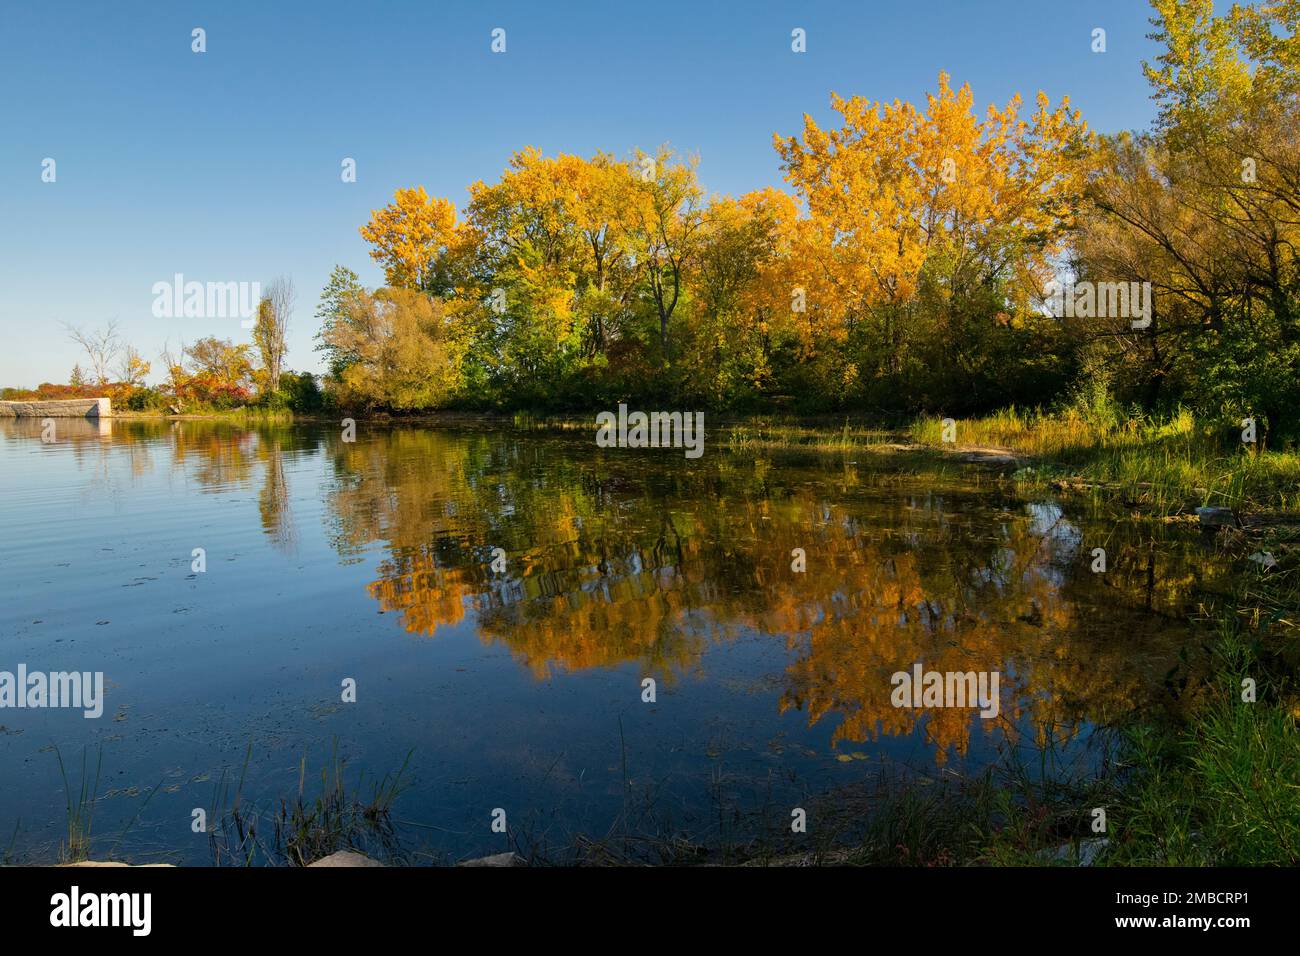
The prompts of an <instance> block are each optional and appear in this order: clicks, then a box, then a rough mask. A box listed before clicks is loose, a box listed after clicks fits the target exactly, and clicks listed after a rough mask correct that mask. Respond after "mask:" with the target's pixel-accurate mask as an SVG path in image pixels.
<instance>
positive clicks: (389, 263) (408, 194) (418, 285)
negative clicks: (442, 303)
mask: <svg viewBox="0 0 1300 956" xmlns="http://www.w3.org/2000/svg"><path fill="white" fill-rule="evenodd" d="M361 237H362V238H363V239H365V240H366V241H367V242H369V243H370V244H371V245H372V246H374V248H373V249H371V250H370V257H371V258H372V259H374V260H375V261H376V262H379V263H381V264H382V265H383V267H384V276H385V278H386V280H387V282H388V284H389V285H390V286H393V287H395V288H402V289H423V290H425V291H430V292H439V293H440V292H443V291H444V290H443V289H441V288H438V286H439V285H441V284H443V283H441V282H440V281H439V280H440V279H443V278H444V274H445V269H444V268H440V266H445V258H446V255H447V253H448V252H449V251H452V250H454V249H455V248H456V246H457V244H458V241H459V239H460V229H459V227H458V225H457V222H456V206H455V204H454V203H452V201H451V200H449V199H442V198H439V197H437V196H434V197H430V196H429V195H428V194H427V193H426V192H425V191H424V187H423V186H416V187H415V188H414V189H399V190H397V191H396V192H395V193H394V194H393V201H392V202H391V203H389V204H388V205H387V206H385V207H384V208H382V209H376V210H374V211H373V212H372V213H371V215H370V221H369V222H368V223H366V225H364V226H362V227H361Z"/></svg>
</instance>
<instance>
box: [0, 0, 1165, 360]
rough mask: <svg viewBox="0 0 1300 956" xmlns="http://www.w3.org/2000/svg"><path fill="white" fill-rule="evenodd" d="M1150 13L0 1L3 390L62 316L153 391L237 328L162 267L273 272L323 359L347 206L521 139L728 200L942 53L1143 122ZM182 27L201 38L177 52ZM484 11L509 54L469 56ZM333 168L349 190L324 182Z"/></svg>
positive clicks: (54, 353) (499, 160)
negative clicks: (97, 333)
mask: <svg viewBox="0 0 1300 956" xmlns="http://www.w3.org/2000/svg"><path fill="white" fill-rule="evenodd" d="M1148 16H1149V10H1148V7H1147V6H1146V4H1145V3H1144V2H1142V0H1090V2H1088V3H1086V4H1082V3H1078V2H1077V0H1006V2H992V0H989V2H977V0H910V2H879V0H855V2H825V0H818V2H809V3H798V4H797V3H763V2H745V3H702V2H693V3H682V2H677V0H657V2H655V3H644V4H643V3H638V2H637V0H629V2H624V3H608V2H604V3H585V2H583V3H576V2H575V3H560V2H552V3H540V2H537V0H533V2H529V3H473V2H467V0H466V2H453V3H439V2H387V3H335V2H330V0H322V2H317V3H312V4H307V3H269V2H265V0H263V2H240V0H236V2H220V3H218V2H208V3H183V2H182V3H154V4H143V3H133V2H114V3H92V2H85V3H61V2H50V0H43V2H41V3H21V4H20V3H17V2H14V0H8V2H6V3H4V4H3V5H0V80H2V81H3V82H2V85H0V89H3V90H4V92H3V94H0V343H3V344H0V385H25V386H33V385H36V384H37V383H39V382H41V381H55V382H63V381H66V380H67V378H68V373H69V371H70V369H71V368H72V366H73V364H74V363H75V362H77V361H78V360H79V355H78V352H77V349H76V346H74V345H73V344H72V343H71V342H69V341H67V339H66V337H65V335H64V333H63V331H62V329H61V323H64V322H67V323H72V324H74V325H81V326H85V327H93V326H96V325H102V324H103V323H104V322H105V321H107V320H109V319H117V320H118V322H119V323H120V326H121V329H122V331H123V333H124V335H125V337H126V339H127V340H129V341H130V342H131V343H132V344H134V345H135V346H136V347H137V348H139V349H140V350H141V351H142V352H143V353H144V354H145V356H146V357H147V358H149V359H150V360H151V361H153V362H154V365H155V375H154V376H153V378H154V379H156V378H157V374H156V373H157V372H158V371H160V370H161V363H159V362H158V361H157V353H158V351H159V350H160V348H161V346H162V345H163V343H164V342H165V341H167V340H170V341H171V343H172V345H173V346H175V345H176V344H177V343H179V342H180V340H181V339H182V338H183V339H185V340H186V341H193V340H194V339H196V338H199V337H200V336H203V335H209V334H215V335H219V336H221V337H230V338H235V339H243V340H247V337H248V332H247V331H245V330H243V329H241V328H240V322H239V320H238V319H220V318H212V319H196V318H190V319H186V318H155V317H154V315H153V314H152V309H151V306H152V304H153V292H152V286H153V284H154V283H155V282H159V281H170V280H171V278H172V276H173V275H174V274H175V273H183V274H184V275H185V277H186V279H187V280H198V281H214V282H227V281H247V282H253V281H258V282H262V283H266V282H268V281H269V280H270V279H271V278H273V277H274V276H276V275H279V274H284V275H287V276H290V277H291V278H292V279H293V280H294V283H295V285H296V287H297V290H298V306H297V311H296V313H295V316H294V321H293V327H292V329H291V334H290V339H289V345H290V353H289V362H288V364H289V365H290V366H291V367H293V368H297V369H310V370H312V371H319V368H320V366H319V363H318V361H317V355H316V353H315V352H313V350H312V344H313V342H312V336H313V334H314V333H315V331H316V328H317V324H316V320H315V318H314V316H313V312H314V309H315V306H316V301H317V298H318V296H319V293H320V289H321V287H322V285H323V284H324V282H325V280H326V277H327V276H328V274H329V271H330V269H331V268H332V267H333V265H334V264H335V263H342V264H345V265H348V266H350V267H351V268H352V269H354V270H356V271H357V272H358V273H360V275H361V276H362V279H363V281H364V282H365V283H366V284H368V285H376V284H379V283H381V282H382V273H381V272H380V270H379V269H378V268H376V267H375V265H374V263H373V262H372V261H371V260H370V258H369V256H368V255H367V247H366V244H365V243H364V242H363V241H362V239H361V238H360V236H359V235H358V232H357V229H358V227H359V226H360V225H362V224H363V223H364V222H365V221H366V220H367V219H368V218H369V215H370V211H371V210H372V209H375V208H378V207H379V206H382V205H384V204H385V203H386V202H388V201H389V200H390V199H391V197H392V193H393V190H394V189H396V188H398V187H405V186H414V185H423V186H424V187H425V188H426V189H428V191H429V192H430V193H432V194H437V195H444V196H448V197H450V198H452V199H453V200H455V201H456V203H457V205H458V206H459V205H461V204H463V202H464V200H465V195H466V192H465V191H466V187H467V186H468V184H469V183H471V182H473V181H474V180H476V179H484V180H491V179H494V178H495V177H496V176H497V175H498V174H499V173H500V171H501V170H502V168H503V167H504V166H505V164H506V161H507V159H508V157H509V155H510V153H511V152H512V151H513V150H515V149H517V148H519V147H522V146H524V145H528V144H532V145H536V146H538V147H540V148H542V149H543V150H544V151H545V152H547V153H554V152H556V151H561V150H562V151H565V152H574V153H581V154H590V153H592V152H594V151H595V150H597V149H605V150H610V151H613V152H616V153H618V154H620V155H623V154H626V153H627V152H628V151H629V150H631V149H632V148H633V147H638V146H639V147H642V148H647V149H649V148H652V147H654V146H656V145H658V144H660V143H664V142H667V143H671V144H672V145H673V146H674V147H676V148H678V149H680V150H684V151H687V152H697V153H698V154H699V155H700V176H701V179H702V180H703V182H704V184H705V186H706V187H707V188H708V189H709V190H711V191H715V192H725V193H733V194H737V193H740V192H744V191H746V190H749V189H753V188H756V187H761V186H765V185H774V184H779V183H780V182H781V172H780V169H779V166H778V161H777V156H776V154H775V152H774V151H773V149H772V146H771V141H772V134H773V133H774V132H781V133H782V134H792V133H796V132H798V131H799V129H800V126H801V123H802V115H803V114H804V113H805V112H808V113H811V114H812V115H813V116H815V117H817V118H818V119H819V120H826V121H828V122H829V120H830V118H831V116H832V115H833V114H832V113H831V111H830V109H829V97H830V93H831V91H832V90H834V91H836V92H839V93H841V94H842V95H845V96H848V95H854V94H860V95H863V96H866V97H869V98H871V99H893V98H895V97H898V98H903V99H909V100H913V101H919V100H922V99H923V97H924V94H925V92H926V91H927V90H930V89H933V87H934V85H935V77H936V75H937V73H938V72H939V70H941V69H943V70H947V71H948V72H949V73H950V74H951V75H952V77H953V81H954V85H960V84H961V83H963V82H969V83H970V84H971V86H972V89H973V91H974V94H975V99H976V102H977V103H978V104H979V105H980V107H981V109H982V107H983V105H985V104H987V103H988V102H990V101H996V102H998V103H999V104H1001V103H1002V102H1004V101H1005V100H1006V99H1007V98H1008V97H1009V96H1010V95H1011V94H1012V93H1014V92H1016V91H1020V92H1022V93H1023V94H1024V95H1025V96H1026V98H1027V99H1028V98H1030V97H1032V96H1033V94H1034V93H1035V92H1036V91H1037V90H1039V89H1042V90H1044V91H1046V92H1047V93H1048V94H1049V95H1051V96H1052V98H1053V100H1055V99H1057V98H1058V97H1059V96H1061V95H1062V94H1068V95H1069V96H1070V97H1071V100H1072V102H1073V103H1074V104H1075V105H1077V106H1079V107H1080V108H1081V109H1082V110H1083V113H1084V116H1085V118H1086V119H1087V120H1088V121H1089V123H1090V124H1091V125H1092V126H1093V127H1094V128H1095V129H1099V130H1102V131H1115V130H1118V129H1125V128H1140V127H1145V126H1146V125H1147V124H1148V123H1149V122H1150V120H1151V118H1152V116H1153V112H1154V111H1153V106H1152V104H1151V101H1150V99H1149V98H1148V90H1147V87H1146V84H1145V82H1144V80H1143V78H1142V75H1141V69H1140V63H1141V61H1142V59H1143V58H1150V57H1151V56H1152V55H1153V53H1154V48H1153V46H1152V44H1151V43H1150V41H1148V40H1147V39H1146V38H1145V35H1146V33H1147V32H1148V31H1149V29H1150V26H1149V24H1148V22H1147V18H1148ZM195 27H202V28H203V29H205V30H206V32H207V52H206V53H202V54H196V53H193V52H192V51H191V49H190V47H191V30H192V29H193V28H195ZM497 27H500V28H503V29H504V30H505V31H506V52H505V53H504V54H493V53H492V52H491V49H490V44H491V31H492V30H493V29H494V28H497ZM795 27H801V28H803V29H804V30H806V31H807V47H808V49H807V52H806V53H804V54H795V53H793V52H791V49H790V33H791V30H792V29H794V28H795ZM1094 27H1102V28H1104V29H1105V30H1106V41H1107V50H1106V52H1105V53H1104V54H1094V53H1093V52H1092V51H1091V49H1090V46H1091V33H1092V30H1093V28H1094ZM46 157H50V158H53V159H55V161H56V163H57V181H56V182H54V183H44V182H42V181H41V168H42V167H41V164H42V160H43V159H45V158H46ZM344 157H352V158H354V159H355V160H356V162H357V182H355V183H343V182H342V181H341V178H340V163H341V162H342V160H343V159H344Z"/></svg>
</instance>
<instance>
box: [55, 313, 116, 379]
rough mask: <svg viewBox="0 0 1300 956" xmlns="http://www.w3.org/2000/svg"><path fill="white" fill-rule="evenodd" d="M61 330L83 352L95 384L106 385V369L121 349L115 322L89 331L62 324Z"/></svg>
mask: <svg viewBox="0 0 1300 956" xmlns="http://www.w3.org/2000/svg"><path fill="white" fill-rule="evenodd" d="M63 330H64V331H65V332H66V333H67V334H68V338H70V339H72V341H74V342H76V343H77V344H78V345H80V346H81V348H82V349H83V350H84V351H85V353H86V358H87V359H89V361H90V373H91V375H93V376H94V378H95V384H96V385H104V384H106V383H107V382H108V367H109V366H110V365H111V364H112V362H113V359H114V357H116V355H117V354H118V352H119V351H121V348H122V345H121V342H119V341H118V334H117V320H116V319H114V320H113V321H111V322H109V323H108V325H106V326H105V327H104V328H102V329H90V330H89V331H86V330H84V329H81V328H79V327H78V326H75V325H68V324H67V323H64V325H63Z"/></svg>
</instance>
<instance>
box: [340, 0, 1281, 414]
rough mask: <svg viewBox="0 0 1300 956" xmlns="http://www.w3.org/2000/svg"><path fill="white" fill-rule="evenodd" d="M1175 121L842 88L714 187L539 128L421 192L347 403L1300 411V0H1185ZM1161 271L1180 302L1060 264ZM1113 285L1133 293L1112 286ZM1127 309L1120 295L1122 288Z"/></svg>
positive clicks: (1165, 106) (1174, 62)
mask: <svg viewBox="0 0 1300 956" xmlns="http://www.w3.org/2000/svg"><path fill="white" fill-rule="evenodd" d="M1153 8H1154V11H1153V17H1152V23H1153V27H1154V29H1153V33H1152V37H1153V38H1154V39H1156V40H1157V41H1158V42H1159V43H1160V44H1161V53H1160V55H1159V56H1158V57H1157V59H1156V60H1155V61H1154V62H1152V63H1146V64H1144V70H1145V73H1146V76H1147V79H1148V81H1149V82H1150V84H1151V86H1152V93H1153V97H1154V99H1155V100H1156V102H1157V103H1158V105H1159V117H1158V119H1157V120H1156V122H1155V123H1154V124H1153V126H1152V128H1151V129H1149V130H1147V131H1143V132H1140V133H1122V134H1119V135H1113V136H1099V135H1096V134H1095V133H1093V132H1092V131H1091V130H1089V128H1088V126H1087V123H1086V122H1085V121H1084V120H1083V118H1082V117H1081V116H1080V113H1079V111H1078V110H1077V109H1074V108H1072V107H1071V106H1070V103H1069V100H1068V98H1066V99H1062V100H1061V101H1060V102H1058V103H1055V104H1054V103H1052V102H1051V101H1049V99H1048V98H1047V97H1046V96H1045V95H1044V94H1042V93H1039V94H1038V95H1037V97H1036V98H1035V100H1034V103H1033V107H1032V108H1029V107H1027V106H1026V105H1025V104H1024V103H1023V102H1022V101H1021V99H1020V97H1018V96H1017V97H1014V98H1013V99H1012V100H1011V101H1010V102H1008V103H1006V104H1004V105H1002V106H1000V107H999V106H990V107H989V108H988V109H987V110H986V111H985V112H984V113H983V114H982V115H981V114H979V113H978V112H977V111H976V108H975V104H974V99H973V96H972V93H971V90H970V88H969V86H962V87H960V88H954V87H953V85H952V84H951V83H950V80H949V77H948V76H946V75H944V74H940V76H939V78H938V84H937V88H936V90H935V92H933V93H932V94H930V95H928V96H927V98H926V102H925V103H924V104H923V105H920V106H914V105H913V104H910V103H906V102H901V101H895V102H892V103H884V102H872V101H868V100H866V99H863V98H861V97H853V98H849V99H844V98H840V97H838V96H835V97H833V98H832V102H831V105H832V107H833V108H834V110H835V112H836V114H838V118H837V120H836V122H835V123H834V124H832V125H830V126H828V127H825V128H823V127H822V126H821V125H819V124H818V123H817V122H816V121H815V120H813V119H812V118H811V117H810V116H805V118H804V124H803V129H802V130H801V131H799V132H798V133H797V134H795V135H788V136H781V135H777V136H775V137H774V141H773V145H774V147H775V149H776V151H777V153H778V155H779V157H780V160H781V165H782V169H783V171H784V174H785V179H786V182H787V184H788V187H789V188H788V189H775V188H767V189H761V190H757V191H754V192H750V193H747V194H744V195H742V196H739V197H734V198H733V197H731V196H717V195H708V194H706V192H705V190H704V188H703V186H702V185H701V184H700V182H699V179H698V176H697V163H696V159H695V158H694V157H688V156H682V155H680V154H678V153H676V152H674V151H673V150H671V149H669V148H668V147H661V148H659V149H658V150H656V151H654V152H653V153H646V152H642V151H639V150H638V151H634V152H633V153H632V154H631V155H629V156H627V157H625V158H619V157H616V156H614V155H611V154H607V153H603V152H598V153H596V154H595V155H593V156H589V157H583V156H576V155H569V154H564V153H561V154H559V155H556V156H546V155H543V154H542V153H541V152H540V151H538V150H536V149H534V148H531V147H528V148H525V149H522V150H520V151H518V152H517V153H515V154H514V156H512V157H511V159H510V163H509V166H508V167H507V169H506V170H505V171H504V172H503V173H502V174H501V176H500V177H499V178H498V179H497V180H496V181H494V182H492V183H484V182H476V183H474V184H472V185H471V186H470V188H469V200H468V203H467V204H465V206H464V208H463V209H460V210H458V209H457V208H456V206H455V204H454V203H453V202H452V201H450V200H448V199H445V198H441V197H436V196H429V195H428V194H427V193H426V192H425V190H424V189H423V188H422V187H418V186H417V187H413V188H409V189H398V190H397V191H396V193H395V195H394V199H393V201H392V203H390V204H389V205H387V206H385V207H384V208H382V209H379V210H376V211H375V212H374V213H373V215H372V217H371V219H370V221H369V222H368V223H366V224H365V225H364V226H363V227H362V228H361V234H362V236H363V238H364V239H365V240H366V241H367V242H368V243H369V245H370V247H371V248H370V254H371V256H372V257H373V258H374V259H375V260H376V261H377V262H379V263H380V264H381V265H382V266H383V269H384V275H385V281H386V285H385V286H383V287H381V288H378V289H365V288H363V287H362V286H361V284H360V282H359V280H358V277H357V275H356V274H355V273H354V272H352V271H351V270H349V269H347V268H345V267H342V266H339V267H336V268H335V270H334V272H333V274H332V275H331V277H330V281H329V284H328V285H327V287H326V288H325V290H324V292H323V294H322V296H321V302H320V306H319V308H318V310H317V316H318V318H319V319H320V321H321V330H320V332H319V334H318V339H319V346H318V347H319V348H320V349H321V350H322V351H323V352H324V355H325V359H326V364H327V367H328V371H327V374H326V377H325V380H326V385H327V390H328V392H329V393H330V395H331V397H332V398H333V400H335V401H337V402H338V403H340V404H342V405H344V406H347V407H369V408H384V409H390V410H407V409H427V408H441V407H498V408H499V407H534V408H543V409H564V408H575V409H576V408H590V407H593V406H597V407H608V406H611V405H612V404H613V403H615V402H617V401H620V400H628V401H636V402H640V403H656V402H658V403H671V404H674V405H677V406H693V407H694V406H698V407H708V408H714V409H727V410H735V411H747V410H757V409H789V410H791V411H797V412H821V411H832V410H841V409H860V410H872V411H880V412H898V413H917V412H922V411H940V410H941V411H945V412H953V413H974V412H979V411H984V410H989V409H993V408H997V407H1002V406H1006V405H1010V404H1015V405H1032V406H1044V407H1046V406H1052V405H1057V406H1059V405H1073V406H1076V407H1079V408H1081V409H1083V410H1085V411H1087V412H1088V413H1090V414H1107V413H1109V412H1110V411H1111V410H1113V409H1115V408H1118V407H1121V406H1127V405H1138V406H1141V407H1142V408H1145V409H1149V410H1156V409H1162V408H1168V407H1170V406H1172V405H1178V404H1181V405H1186V406H1191V407H1193V408H1196V409H1197V410H1199V411H1203V412H1205V413H1207V414H1209V415H1214V416H1235V415H1239V414H1255V415H1257V416H1259V417H1261V418H1262V419H1263V421H1264V422H1265V423H1266V425H1267V426H1268V427H1270V428H1273V429H1275V430H1276V429H1283V430H1284V431H1285V430H1286V429H1287V428H1290V427H1293V425H1294V422H1295V418H1296V416H1295V414H1294V409H1295V407H1296V399H1297V398H1300V395H1298V394H1297V392H1298V391H1300V376H1298V375H1297V374H1296V373H1297V371H1298V370H1300V328H1298V327H1297V313H1296V297H1297V285H1296V283H1297V274H1296V252H1295V241H1296V227H1297V218H1296V214H1297V209H1298V204H1300V191H1298V190H1297V186H1300V150H1297V140H1296V137H1297V133H1296V130H1297V123H1296V116H1297V110H1296V105H1297V92H1300V73H1297V55H1298V54H1297V47H1298V43H1300V41H1297V39H1296V36H1295V25H1296V23H1297V21H1298V20H1300V0H1285V2H1273V3H1267V4H1260V5H1255V6H1238V7H1234V8H1233V9H1232V10H1231V11H1229V12H1228V13H1226V14H1224V15H1222V16H1216V15H1215V14H1214V10H1213V4H1212V2H1211V0H1154V2H1153ZM1053 282H1056V283H1057V284H1060V283H1062V282H1064V283H1065V284H1066V285H1067V287H1073V286H1075V285H1076V284H1087V283H1113V282H1125V283H1129V282H1132V283H1137V284H1139V285H1142V284H1144V283H1149V284H1150V290H1151V310H1150V313H1151V314H1150V316H1149V321H1146V322H1145V324H1144V323H1143V322H1134V321H1132V316H1131V315H1127V314H1125V315H1118V314H1110V313H1108V312H1106V310H1103V309H1099V308H1088V309H1082V308H1081V309H1079V310H1073V309H1071V310H1069V314H1062V311H1061V310H1060V309H1059V308H1057V309H1054V308H1053V307H1052V305H1051V301H1050V299H1049V298H1048V296H1047V295H1046V293H1045V289H1047V288H1049V287H1050V284H1051V283H1053ZM1112 311H1113V310H1112ZM1097 312H1102V313H1103V314H1096V313H1097Z"/></svg>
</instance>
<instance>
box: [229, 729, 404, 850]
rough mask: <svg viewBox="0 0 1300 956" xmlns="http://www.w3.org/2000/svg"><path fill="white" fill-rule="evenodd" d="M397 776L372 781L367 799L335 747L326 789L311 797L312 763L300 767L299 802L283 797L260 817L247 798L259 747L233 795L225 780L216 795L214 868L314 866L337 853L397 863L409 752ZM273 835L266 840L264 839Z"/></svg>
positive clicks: (325, 770)
mask: <svg viewBox="0 0 1300 956" xmlns="http://www.w3.org/2000/svg"><path fill="white" fill-rule="evenodd" d="M413 752H414V751H408V752H407V755H406V760H405V761H403V763H402V766H401V767H400V768H399V769H398V770H397V771H396V772H395V773H387V774H385V775H384V776H383V777H381V778H379V779H377V780H374V781H372V782H371V785H370V790H369V796H368V797H365V798H364V799H363V797H362V796H361V794H362V791H363V789H364V787H365V777H364V773H363V774H361V775H360V776H359V777H358V780H357V785H356V787H355V789H351V788H349V787H348V786H347V784H346V783H345V779H344V771H345V769H346V765H347V761H346V760H344V759H342V758H340V757H339V755H338V744H337V742H335V745H334V749H333V751H332V753H331V757H330V761H329V763H328V764H326V765H325V766H323V767H322V768H321V770H320V774H319V779H320V789H319V792H318V793H316V794H315V795H314V796H308V793H307V779H308V778H307V758H306V757H303V758H302V760H301V761H300V762H299V765H298V790H297V794H296V795H295V796H294V797H293V798H281V799H280V801H279V806H278V808H276V809H275V810H272V811H269V812H267V811H259V810H258V809H257V808H256V807H255V806H253V805H251V804H247V803H245V801H244V799H243V789H244V782H245V780H246V779H247V775H248V764H249V762H250V761H251V759H252V753H253V748H252V744H251V743H250V744H249V747H248V752H247V754H246V756H245V758H244V765H243V768H242V769H241V771H240V775H239V782H238V784H237V785H236V786H235V789H234V791H233V794H232V792H231V790H230V786H229V782H230V778H229V776H228V775H227V774H222V777H221V779H220V780H219V781H218V784H217V788H216V791H215V793H214V803H213V806H214V809H213V811H212V816H213V817H215V825H214V826H213V828H212V829H211V830H210V831H209V833H208V845H209V849H210V851H211V854H212V861H213V864H214V865H216V866H223V865H237V866H254V865H257V864H259V863H264V864H269V865H272V866H308V865H310V864H311V863H314V862H315V861H317V860H319V859H322V858H323V857H326V856H329V855H330V854H332V853H335V852H337V851H339V850H355V851H357V852H360V853H364V854H365V855H367V856H370V857H372V858H375V859H380V860H389V861H393V860H395V859H397V858H398V857H399V856H400V850H399V846H398V839H397V834H396V828H395V826H394V821H393V817H392V812H393V804H394V802H395V801H396V799H397V798H398V796H400V795H401V793H402V792H403V791H404V790H405V789H406V786H407V785H406V783H405V782H404V781H403V777H404V776H405V774H406V771H407V769H408V767H409V765H410V761H411V754H412V753H413ZM268 829H269V831H270V833H269V836H268V837H267V838H263V836H262V834H265V833H267V831H268Z"/></svg>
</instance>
